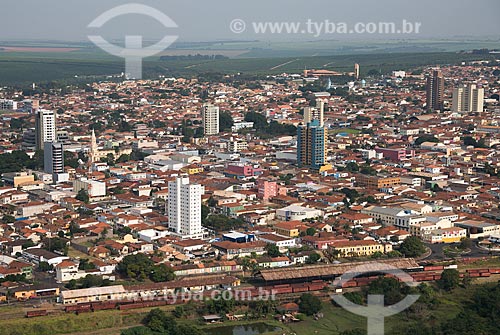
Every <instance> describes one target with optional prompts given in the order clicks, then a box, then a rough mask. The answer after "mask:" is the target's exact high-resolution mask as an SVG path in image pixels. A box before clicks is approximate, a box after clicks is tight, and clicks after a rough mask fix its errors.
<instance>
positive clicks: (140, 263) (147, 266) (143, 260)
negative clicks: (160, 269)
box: [116, 254, 154, 280]
mask: <svg viewBox="0 0 500 335" xmlns="http://www.w3.org/2000/svg"><path fill="white" fill-rule="evenodd" d="M153 264H154V262H153V261H152V260H151V259H149V258H148V256H146V255H144V254H136V255H127V256H125V257H124V258H123V259H122V261H121V262H120V263H118V265H117V266H116V271H117V272H118V273H121V274H123V275H126V276H127V277H129V278H133V279H137V280H144V279H146V278H147V277H148V276H149V274H150V272H151V269H152V267H153Z"/></svg>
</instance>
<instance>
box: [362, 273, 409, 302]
mask: <svg viewBox="0 0 500 335" xmlns="http://www.w3.org/2000/svg"><path fill="white" fill-rule="evenodd" d="M368 294H381V295H383V296H384V302H385V304H386V305H393V304H395V303H397V302H399V301H401V299H403V298H404V296H403V293H402V284H401V283H400V282H399V281H398V280H397V279H395V278H386V277H379V278H378V279H376V280H374V281H372V282H371V283H370V285H369V286H368Z"/></svg>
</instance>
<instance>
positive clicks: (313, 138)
mask: <svg viewBox="0 0 500 335" xmlns="http://www.w3.org/2000/svg"><path fill="white" fill-rule="evenodd" d="M327 139H328V135H327V132H326V128H325V127H324V126H323V125H322V124H321V123H320V121H319V120H317V119H314V120H312V121H311V122H309V123H307V124H306V125H300V126H299V127H298V128H297V164H298V165H299V167H309V168H311V169H315V170H319V169H320V168H321V167H322V166H323V165H325V161H326V149H327V148H326V143H327Z"/></svg>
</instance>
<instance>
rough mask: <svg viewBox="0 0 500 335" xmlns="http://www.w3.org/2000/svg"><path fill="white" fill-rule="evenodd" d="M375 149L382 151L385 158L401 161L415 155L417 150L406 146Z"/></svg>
mask: <svg viewBox="0 0 500 335" xmlns="http://www.w3.org/2000/svg"><path fill="white" fill-rule="evenodd" d="M375 151H376V152H378V153H382V155H383V156H384V158H387V159H390V160H391V161H400V160H403V159H410V158H413V157H415V150H413V149H406V148H375Z"/></svg>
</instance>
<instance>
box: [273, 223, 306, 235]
mask: <svg viewBox="0 0 500 335" xmlns="http://www.w3.org/2000/svg"><path fill="white" fill-rule="evenodd" d="M306 229H307V226H306V225H304V223H303V222H302V221H283V222H280V223H278V224H276V225H275V226H274V227H273V230H274V231H275V232H276V233H277V234H278V235H282V236H288V237H299V236H300V232H301V231H303V230H306Z"/></svg>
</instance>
